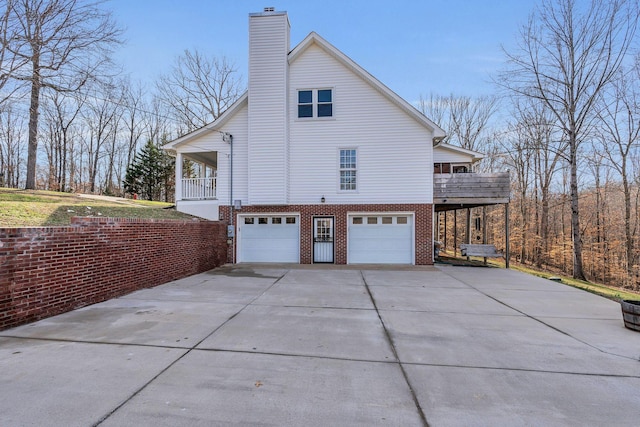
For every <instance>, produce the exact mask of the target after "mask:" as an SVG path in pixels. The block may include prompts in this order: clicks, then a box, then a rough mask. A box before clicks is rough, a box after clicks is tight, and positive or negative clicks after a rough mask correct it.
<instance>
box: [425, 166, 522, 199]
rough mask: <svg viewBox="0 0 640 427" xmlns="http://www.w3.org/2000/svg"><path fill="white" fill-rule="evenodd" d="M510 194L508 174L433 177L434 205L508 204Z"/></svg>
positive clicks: (454, 174) (460, 174) (442, 175)
mask: <svg viewBox="0 0 640 427" xmlns="http://www.w3.org/2000/svg"><path fill="white" fill-rule="evenodd" d="M510 193H511V180H510V178H509V172H500V173H453V174H434V175H433V199H434V203H441V204H457V203H469V202H473V201H474V200H475V201H478V202H481V203H486V202H493V203H508V202H509V195H510Z"/></svg>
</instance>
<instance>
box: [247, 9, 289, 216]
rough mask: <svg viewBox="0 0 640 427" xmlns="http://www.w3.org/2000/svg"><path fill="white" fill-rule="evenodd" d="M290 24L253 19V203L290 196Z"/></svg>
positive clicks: (283, 18) (279, 16) (280, 18)
mask: <svg viewBox="0 0 640 427" xmlns="http://www.w3.org/2000/svg"><path fill="white" fill-rule="evenodd" d="M288 52H289V20H288V18H287V15H286V14H284V13H276V14H266V15H263V14H255V15H250V18H249V97H250V102H249V151H248V155H249V157H248V166H249V171H248V172H249V183H248V191H249V203H250V204H253V205H255V204H283V203H285V202H286V194H287V172H286V166H287V128H288V106H289V102H288V97H287V93H288V92H287V91H288V70H289V68H288V65H287V54H288Z"/></svg>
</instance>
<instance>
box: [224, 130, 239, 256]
mask: <svg viewBox="0 0 640 427" xmlns="http://www.w3.org/2000/svg"><path fill="white" fill-rule="evenodd" d="M222 140H223V141H224V142H227V143H228V144H229V147H230V154H229V229H230V230H233V237H231V235H230V237H231V239H232V248H231V263H233V264H235V263H236V239H235V229H234V225H233V216H234V209H233V135H231V134H230V133H229V132H222Z"/></svg>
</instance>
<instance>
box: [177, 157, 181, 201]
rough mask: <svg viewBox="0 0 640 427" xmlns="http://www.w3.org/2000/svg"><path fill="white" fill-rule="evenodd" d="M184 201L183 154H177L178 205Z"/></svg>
mask: <svg viewBox="0 0 640 427" xmlns="http://www.w3.org/2000/svg"><path fill="white" fill-rule="evenodd" d="M178 200H182V153H180V152H178V153H176V203H177V202H178Z"/></svg>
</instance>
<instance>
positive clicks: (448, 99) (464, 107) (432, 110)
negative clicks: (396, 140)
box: [418, 94, 497, 151]
mask: <svg viewBox="0 0 640 427" xmlns="http://www.w3.org/2000/svg"><path fill="white" fill-rule="evenodd" d="M418 108H419V109H420V111H422V113H423V114H424V115H426V116H427V117H429V118H430V119H431V120H434V121H435V122H436V123H438V125H440V126H441V127H442V128H443V129H445V131H446V132H447V137H446V140H445V142H448V143H452V144H455V145H458V146H460V147H462V148H466V149H468V150H473V151H478V150H479V149H480V148H481V147H480V145H481V141H482V139H483V138H485V137H486V136H487V131H488V129H489V124H490V120H491V118H492V117H493V115H494V114H495V112H496V109H497V99H496V98H495V97H493V96H480V97H477V98H471V97H469V96H456V95H449V96H440V95H434V94H431V95H429V97H428V98H424V97H422V95H421V96H420V100H419V101H418Z"/></svg>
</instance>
